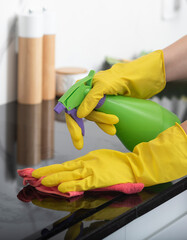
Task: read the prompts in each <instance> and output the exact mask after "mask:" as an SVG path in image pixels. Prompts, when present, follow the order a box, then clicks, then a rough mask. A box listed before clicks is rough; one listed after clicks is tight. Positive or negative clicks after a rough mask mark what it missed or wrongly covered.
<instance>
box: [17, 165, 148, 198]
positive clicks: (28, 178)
mask: <svg viewBox="0 0 187 240" xmlns="http://www.w3.org/2000/svg"><path fill="white" fill-rule="evenodd" d="M34 170H35V169H33V168H25V169H19V170H17V172H18V174H19V176H20V177H22V178H23V185H27V184H29V185H31V186H33V187H35V188H36V189H37V190H38V191H40V192H44V193H48V194H55V195H58V196H62V197H66V198H71V197H75V196H80V195H83V194H84V192H83V191H82V192H67V193H61V192H60V191H59V190H58V187H45V186H43V185H42V184H41V181H42V179H43V178H44V177H42V178H39V179H37V178H34V177H32V172H33V171H34ZM143 188H144V184H143V183H120V184H116V185H113V186H109V187H104V188H97V189H92V190H90V191H117V192H122V193H125V194H134V193H138V192H141V191H142V189H143Z"/></svg>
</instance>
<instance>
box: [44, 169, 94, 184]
mask: <svg viewBox="0 0 187 240" xmlns="http://www.w3.org/2000/svg"><path fill="white" fill-rule="evenodd" d="M90 174H91V172H90V171H89V170H87V169H86V168H84V169H83V168H79V169H76V170H73V171H62V172H58V173H54V174H51V175H49V176H47V177H45V178H43V179H42V181H41V183H42V185H44V186H46V187H54V186H58V185H59V184H60V183H62V182H68V181H73V180H78V179H82V178H86V177H88V176H89V175H90Z"/></svg>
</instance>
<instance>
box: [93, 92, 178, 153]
mask: <svg viewBox="0 0 187 240" xmlns="http://www.w3.org/2000/svg"><path fill="white" fill-rule="evenodd" d="M97 110H98V111H101V112H104V113H109V114H114V115H116V116H117V117H118V118H119V122H118V123H117V124H116V125H115V127H116V130H117V131H116V135H117V137H118V138H119V140H120V141H121V142H122V144H123V145H124V146H125V147H126V148H127V149H128V150H130V151H133V149H134V147H135V146H136V145H137V144H139V143H141V142H148V141H150V140H152V139H154V138H155V137H157V135H158V134H159V133H161V132H163V131H164V130H166V129H167V128H169V127H171V126H173V125H175V122H178V123H180V120H179V119H178V117H177V116H176V115H175V114H174V113H172V112H170V111H168V110H167V109H165V108H164V107H162V106H161V105H159V104H157V103H155V102H153V101H150V100H144V99H137V98H132V97H124V96H109V95H108V96H106V99H105V102H104V104H103V105H102V106H101V107H100V108H99V109H97Z"/></svg>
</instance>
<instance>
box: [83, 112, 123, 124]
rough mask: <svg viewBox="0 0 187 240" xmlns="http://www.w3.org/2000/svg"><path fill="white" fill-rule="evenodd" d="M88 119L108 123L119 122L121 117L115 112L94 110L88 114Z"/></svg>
mask: <svg viewBox="0 0 187 240" xmlns="http://www.w3.org/2000/svg"><path fill="white" fill-rule="evenodd" d="M86 119H87V120H89V121H93V122H97V123H106V124H117V123H118V122H119V118H118V117H117V116H116V115H114V114H107V113H103V112H98V111H94V110H93V111H92V112H91V113H90V114H89V115H88V116H86Z"/></svg>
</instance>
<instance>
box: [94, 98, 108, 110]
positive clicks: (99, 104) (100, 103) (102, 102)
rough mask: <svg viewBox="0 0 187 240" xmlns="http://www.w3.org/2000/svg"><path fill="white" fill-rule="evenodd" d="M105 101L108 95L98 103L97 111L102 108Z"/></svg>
mask: <svg viewBox="0 0 187 240" xmlns="http://www.w3.org/2000/svg"><path fill="white" fill-rule="evenodd" d="M105 99H106V95H104V97H103V98H101V99H100V100H99V102H98V104H97V106H96V107H95V109H98V108H100V107H101V106H102V105H103V104H104V102H105Z"/></svg>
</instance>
